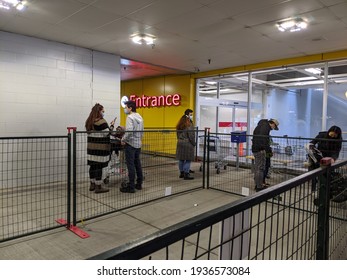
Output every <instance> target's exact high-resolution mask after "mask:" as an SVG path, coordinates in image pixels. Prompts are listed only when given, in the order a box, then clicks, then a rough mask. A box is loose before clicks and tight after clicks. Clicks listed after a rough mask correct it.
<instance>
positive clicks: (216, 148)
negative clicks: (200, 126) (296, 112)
mask: <svg viewBox="0 0 347 280" xmlns="http://www.w3.org/2000/svg"><path fill="white" fill-rule="evenodd" d="M199 138H200V139H203V141H204V138H205V136H204V135H203V136H199ZM206 144H207V153H209V155H210V157H209V159H210V160H211V161H214V167H215V169H216V173H217V174H219V173H220V170H221V168H223V169H224V170H226V169H227V166H228V164H227V163H226V162H225V161H224V158H223V156H222V153H221V141H220V138H219V137H218V136H213V135H210V136H209V137H207V139H206ZM211 157H212V158H211ZM200 171H202V166H201V165H200Z"/></svg>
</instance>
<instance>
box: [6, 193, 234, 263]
mask: <svg viewBox="0 0 347 280" xmlns="http://www.w3.org/2000/svg"><path fill="white" fill-rule="evenodd" d="M237 199H239V196H234V195H231V194H227V193H225V192H220V191H215V190H203V189H201V190H197V191H191V192H189V193H185V194H181V195H176V196H171V197H167V198H163V199H160V200H157V201H155V202H151V203H148V204H145V205H141V206H137V207H134V208H131V209H127V210H124V211H121V212H117V213H116V214H112V215H107V216H104V217H101V218H98V219H93V220H89V221H86V222H84V223H83V224H82V225H80V228H81V229H82V230H83V231H85V232H86V233H88V234H89V235H90V237H88V238H85V239H82V238H80V237H79V236H77V235H75V234H74V233H73V232H71V231H69V230H67V229H65V228H59V229H55V230H51V231H47V232H44V233H40V234H36V235H32V236H29V237H25V238H20V239H15V240H12V241H8V242H4V243H0V259H2V260H80V259H86V258H89V257H92V256H94V255H96V254H99V253H102V252H104V251H106V250H109V249H112V248H115V247H117V246H119V245H122V244H124V243H126V242H129V241H132V240H134V239H137V238H140V237H142V236H146V235H148V234H151V233H153V232H156V231H158V230H160V229H164V228H166V227H168V226H171V225H174V224H176V223H178V222H181V221H184V220H186V219H188V218H191V217H193V216H195V215H198V214H200V213H204V212H206V211H209V210H211V209H214V208H216V207H219V206H222V205H225V204H228V203H230V202H232V201H235V200H237ZM195 204H197V206H194V205H195Z"/></svg>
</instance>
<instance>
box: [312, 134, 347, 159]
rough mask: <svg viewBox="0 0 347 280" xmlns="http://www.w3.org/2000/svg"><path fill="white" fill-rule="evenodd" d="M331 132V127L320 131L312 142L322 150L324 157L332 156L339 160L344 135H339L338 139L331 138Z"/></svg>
mask: <svg viewBox="0 0 347 280" xmlns="http://www.w3.org/2000/svg"><path fill="white" fill-rule="evenodd" d="M329 132H330V129H329V130H328V131H321V132H319V133H318V135H317V136H316V137H315V139H313V140H312V141H311V142H310V144H313V145H315V146H316V147H317V149H318V150H320V151H321V152H322V155H323V157H331V158H333V159H334V160H337V159H338V157H339V154H340V151H341V146H342V137H341V136H339V138H337V139H336V138H331V137H329Z"/></svg>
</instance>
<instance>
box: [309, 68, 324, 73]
mask: <svg viewBox="0 0 347 280" xmlns="http://www.w3.org/2000/svg"><path fill="white" fill-rule="evenodd" d="M305 71H306V72H308V73H311V74H314V75H320V73H322V69H320V68H305Z"/></svg>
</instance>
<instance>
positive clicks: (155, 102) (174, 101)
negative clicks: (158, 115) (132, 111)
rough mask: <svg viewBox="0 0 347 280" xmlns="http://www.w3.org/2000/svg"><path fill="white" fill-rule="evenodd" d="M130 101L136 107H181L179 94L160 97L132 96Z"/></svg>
mask: <svg viewBox="0 0 347 280" xmlns="http://www.w3.org/2000/svg"><path fill="white" fill-rule="evenodd" d="M129 99H130V100H132V101H135V103H136V107H138V108H140V107H162V106H179V105H181V95H179V94H178V93H175V94H169V95H160V96H146V95H142V96H141V97H139V96H137V95H130V98H129Z"/></svg>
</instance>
